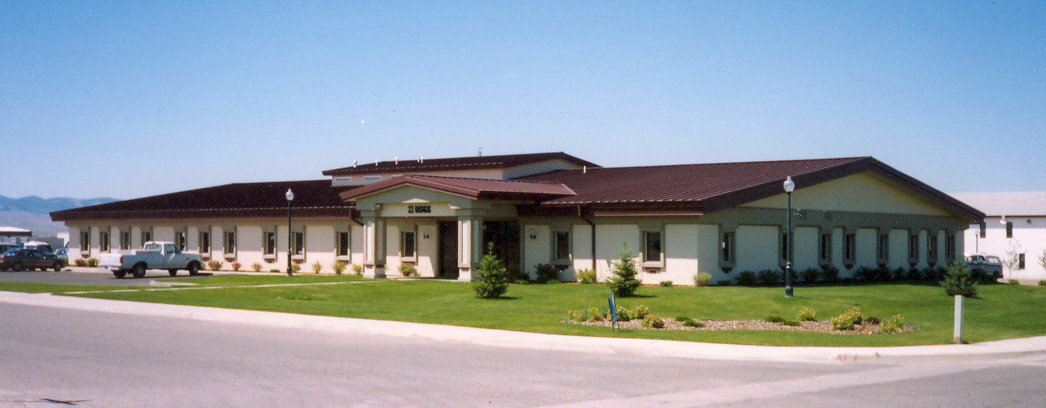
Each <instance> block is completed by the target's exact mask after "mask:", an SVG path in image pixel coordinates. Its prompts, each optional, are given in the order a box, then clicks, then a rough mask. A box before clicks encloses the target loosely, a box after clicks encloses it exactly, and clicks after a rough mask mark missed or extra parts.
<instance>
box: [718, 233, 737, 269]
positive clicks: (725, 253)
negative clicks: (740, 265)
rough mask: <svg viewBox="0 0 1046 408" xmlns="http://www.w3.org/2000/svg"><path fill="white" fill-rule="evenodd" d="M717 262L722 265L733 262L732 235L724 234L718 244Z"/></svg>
mask: <svg viewBox="0 0 1046 408" xmlns="http://www.w3.org/2000/svg"><path fill="white" fill-rule="evenodd" d="M719 260H720V261H722V262H724V263H733V262H734V233H733V232H724V233H723V239H722V241H720V242H719Z"/></svg>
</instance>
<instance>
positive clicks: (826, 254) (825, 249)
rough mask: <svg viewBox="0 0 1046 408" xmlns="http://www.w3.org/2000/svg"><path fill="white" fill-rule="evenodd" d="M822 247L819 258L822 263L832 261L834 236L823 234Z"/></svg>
mask: <svg viewBox="0 0 1046 408" xmlns="http://www.w3.org/2000/svg"><path fill="white" fill-rule="evenodd" d="M820 244H821V246H820V248H818V249H819V251H818V258H819V259H820V260H821V262H822V263H827V262H831V261H832V234H821V242H820Z"/></svg>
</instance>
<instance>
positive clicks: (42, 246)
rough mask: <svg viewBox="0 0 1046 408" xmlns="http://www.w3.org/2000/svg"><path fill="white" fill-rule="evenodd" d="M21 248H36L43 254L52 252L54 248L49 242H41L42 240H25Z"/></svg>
mask: <svg viewBox="0 0 1046 408" xmlns="http://www.w3.org/2000/svg"><path fill="white" fill-rule="evenodd" d="M22 248H25V249H38V250H40V252H43V253H45V254H53V253H54V249H53V248H51V244H48V243H46V242H43V241H29V242H26V243H25V244H22Z"/></svg>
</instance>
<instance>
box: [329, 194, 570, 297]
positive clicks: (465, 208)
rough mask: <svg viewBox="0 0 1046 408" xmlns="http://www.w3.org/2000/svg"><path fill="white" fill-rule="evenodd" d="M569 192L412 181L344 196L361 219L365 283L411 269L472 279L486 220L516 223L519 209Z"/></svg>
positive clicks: (480, 254)
mask: <svg viewBox="0 0 1046 408" xmlns="http://www.w3.org/2000/svg"><path fill="white" fill-rule="evenodd" d="M570 194H573V192H572V191H570V189H569V188H567V187H566V186H563V185H562V184H550V183H525V182H512V181H503V180H486V179H469V178H453V177H437V176H419V175H407V176H399V177H395V178H392V179H389V180H386V181H382V182H378V183H374V184H370V185H367V186H364V187H360V188H357V189H354V190H349V191H346V192H345V193H343V194H342V195H341V197H342V199H344V200H346V201H348V202H353V203H355V206H356V209H357V211H359V212H360V215H361V217H362V224H363V230H364V247H365V249H364V260H363V267H364V276H365V277H372V278H382V277H386V276H388V275H390V274H391V275H399V274H400V268H401V266H402V265H408V264H409V265H412V266H413V267H414V268H415V269H416V270H417V272H418V275H419V276H427V277H440V278H455V279H457V280H462V281H471V280H472V279H473V278H474V277H475V273H476V267H478V266H479V262H480V259H481V258H482V256H483V252H484V245H485V243H484V240H483V226H484V223H485V222H488V221H509V220H516V219H518V214H517V211H516V206H517V205H520V204H528V203H532V202H533V200H537V199H547V198H550V197H562V196H566V195H570ZM451 240H453V242H451ZM511 244H512V245H518V243H511ZM451 265H454V268H455V269H456V270H450V269H451V268H450V267H451Z"/></svg>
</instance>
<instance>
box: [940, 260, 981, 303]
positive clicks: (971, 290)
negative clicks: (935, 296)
mask: <svg viewBox="0 0 1046 408" xmlns="http://www.w3.org/2000/svg"><path fill="white" fill-rule="evenodd" d="M975 283H976V282H975V281H974V279H973V276H972V275H971V273H970V268H969V267H967V266H966V264H964V263H962V262H952V263H951V264H948V268H947V271H946V272H945V274H944V280H943V281H941V287H942V288H944V293H945V294H946V295H948V296H955V295H962V296H963V297H976V296H977V287H976V285H975Z"/></svg>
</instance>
